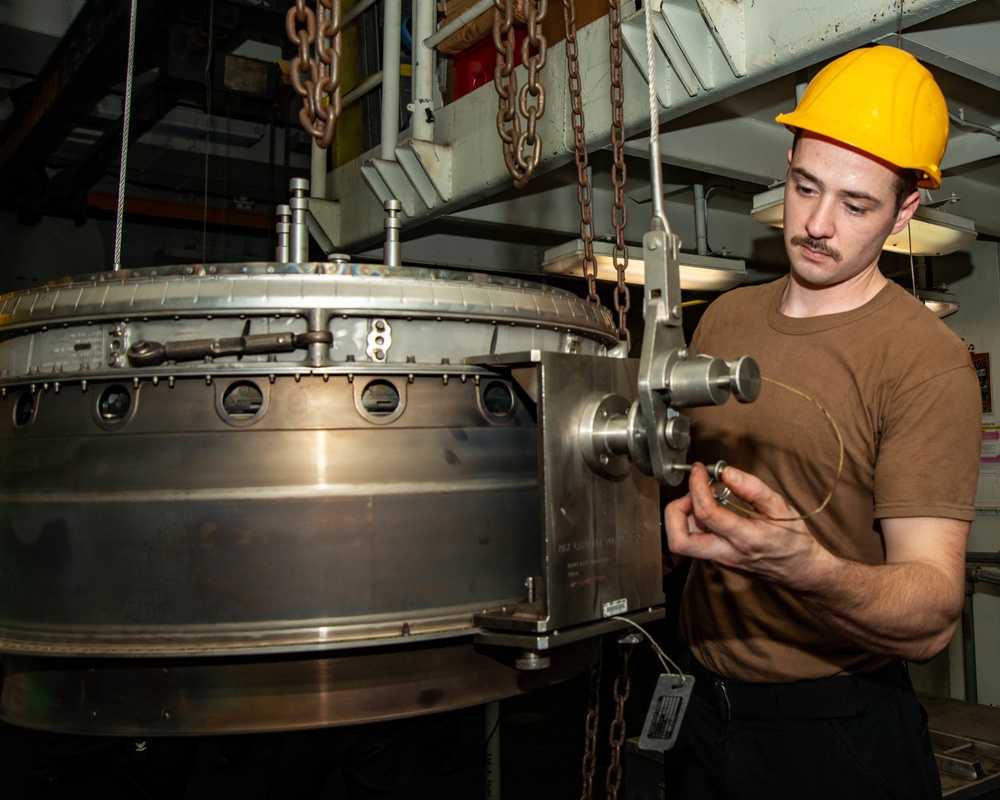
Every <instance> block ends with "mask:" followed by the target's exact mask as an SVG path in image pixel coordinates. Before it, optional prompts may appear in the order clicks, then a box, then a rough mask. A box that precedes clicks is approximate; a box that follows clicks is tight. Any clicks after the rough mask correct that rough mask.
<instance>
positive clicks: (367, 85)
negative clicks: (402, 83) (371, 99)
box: [340, 70, 382, 110]
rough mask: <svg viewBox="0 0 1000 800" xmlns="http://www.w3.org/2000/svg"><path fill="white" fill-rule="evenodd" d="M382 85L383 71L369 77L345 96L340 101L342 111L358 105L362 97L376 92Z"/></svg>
mask: <svg viewBox="0 0 1000 800" xmlns="http://www.w3.org/2000/svg"><path fill="white" fill-rule="evenodd" d="M381 85H382V72H381V70H380V71H378V72H376V73H375V74H373V75H369V76H368V77H367V78H365V79H364V80H363V81H361V83H359V84H358V85H357V86H355V87H354V88H353V89H351V91H349V92H348V93H347V94H345V95H344V97H343V99H342V100H341V101H340V108H341V110H343V109H345V108H350V107H351V106H353V105H354V104H355V103H357V102H358V101H359V100H360V99H361V98H362V97H364V96H365V95H366V94H368V93H369V92H373V91H375V90H376V89H377V88H378V87H379V86H381Z"/></svg>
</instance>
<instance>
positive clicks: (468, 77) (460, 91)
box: [455, 28, 527, 100]
mask: <svg viewBox="0 0 1000 800" xmlns="http://www.w3.org/2000/svg"><path fill="white" fill-rule="evenodd" d="M526 35H527V31H526V30H525V29H524V28H514V66H518V65H520V63H521V42H523V41H524V37H525V36H526ZM496 65H497V49H496V47H495V46H494V44H493V37H492V36H486V37H484V38H482V39H480V40H479V41H478V42H476V43H475V44H474V45H471V46H470V47H467V48H466V49H465V50H463V51H462V52H461V53H458V54H456V56H455V99H456V100H457V99H458V98H460V97H464V96H465V95H467V94H468V93H469V92H471V91H472V90H473V89H477V88H479V87H480V86H482V85H483V84H486V83H493V73H494V71H495V70H496Z"/></svg>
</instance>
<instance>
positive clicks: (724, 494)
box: [712, 484, 733, 506]
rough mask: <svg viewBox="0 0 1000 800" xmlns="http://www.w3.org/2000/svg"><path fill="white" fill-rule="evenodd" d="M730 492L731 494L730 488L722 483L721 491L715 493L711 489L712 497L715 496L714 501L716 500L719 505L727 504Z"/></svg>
mask: <svg viewBox="0 0 1000 800" xmlns="http://www.w3.org/2000/svg"><path fill="white" fill-rule="evenodd" d="M732 494H733V492H732V490H731V489H730V488H729V487H728V486H726V485H725V484H723V486H722V491H721V492H719V493H718V494H716V493H715V492H714V491H713V492H712V497H714V498H715V500H716V502H718V503H719V505H723V506H727V505H729V498H730V497H731V496H732Z"/></svg>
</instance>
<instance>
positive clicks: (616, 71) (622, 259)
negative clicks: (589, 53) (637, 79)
mask: <svg viewBox="0 0 1000 800" xmlns="http://www.w3.org/2000/svg"><path fill="white" fill-rule="evenodd" d="M609 5H610V16H611V20H610V24H609V25H608V38H609V39H610V44H611V150H612V153H613V156H614V158H613V161H612V166H611V183H612V184H613V185H614V190H615V201H614V205H613V207H612V211H611V223H612V225H613V226H614V229H615V248H614V264H615V272H616V273H617V276H618V286H617V288H616V289H615V311H616V312H617V314H618V339H619V341H623V342H625V352H626V353H627V352H628V351H629V350H631V349H632V336H631V334H630V333H629V330H628V311H629V308H631V306H632V299H631V297H630V296H629V293H628V286H626V285H625V270H626V268H627V267H628V247H626V245H625V225H626V223H627V222H628V211H627V209H626V207H625V178H626V170H625V113H624V110H623V106H624V103H625V83H624V71H623V69H622V11H621V0H609Z"/></svg>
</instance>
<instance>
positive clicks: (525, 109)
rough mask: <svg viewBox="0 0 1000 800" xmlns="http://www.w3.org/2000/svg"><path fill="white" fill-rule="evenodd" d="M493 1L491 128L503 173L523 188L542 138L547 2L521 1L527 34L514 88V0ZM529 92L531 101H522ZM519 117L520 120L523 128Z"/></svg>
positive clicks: (538, 154)
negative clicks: (494, 102) (494, 105)
mask: <svg viewBox="0 0 1000 800" xmlns="http://www.w3.org/2000/svg"><path fill="white" fill-rule="evenodd" d="M493 2H494V9H493V44H494V46H495V47H496V51H497V64H496V70H495V71H494V73H493V85H494V86H495V87H496V90H497V96H498V97H499V109H498V111H497V132H498V133H499V134H500V141H501V146H502V148H503V160H504V163H505V164H506V165H507V171H508V172H509V173H510V175H511V177H512V178H513V179H514V186H516V187H517V188H518V189H523V188H524V187H525V186H526V185H527V183H528V181H530V180H531V175H532V173H533V172H534V171H535V167H537V166H538V164H539V162H540V161H541V159H542V137H541V136H540V135H539V133H538V131H537V130H536V127H537V124H538V120H539V119H541V117H542V115H543V114H544V113H545V89H544V87H543V86H542V85H541V83H540V82H539V78H540V76H539V73H540V72H541V70H542V69H543V68H544V67H545V59H546V50H547V47H548V43H547V42H546V39H545V34H544V33H542V21H543V20H544V19H545V11H546V7H547V0H524V5H525V11H526V18H527V23H528V32H527V35H526V36H525V38H524V41H523V42H522V43H521V63H522V64H524V65H525V66H527V68H528V79H527V81H526V82H525V84H524V86H522V87H521V88H520V90H518V87H517V76H516V74H515V72H514V66H515V65H514V44H515V32H514V2H515V0H493ZM532 50H533V51H534V52H532ZM529 96H530V97H531V98H532V99H533V102H532V100H529V99H528V98H529ZM522 117H523V118H524V120H525V129H524V131H523V132H522V131H521V118H522ZM529 148H530V149H531V153H530V154H529V153H528V149H529Z"/></svg>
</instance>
